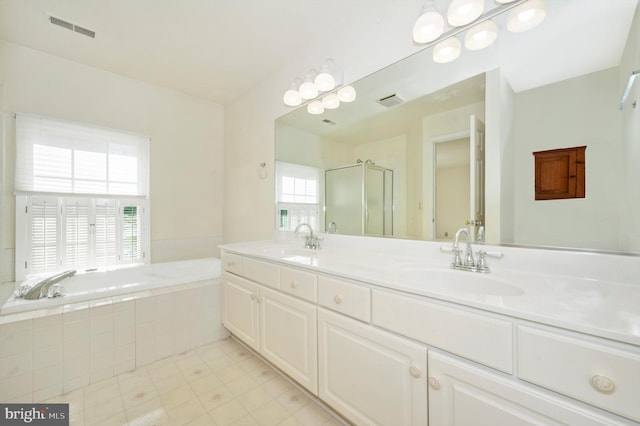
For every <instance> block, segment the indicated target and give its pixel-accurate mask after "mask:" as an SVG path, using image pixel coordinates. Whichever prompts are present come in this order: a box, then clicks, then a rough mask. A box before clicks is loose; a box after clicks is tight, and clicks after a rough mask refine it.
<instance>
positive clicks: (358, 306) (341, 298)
mask: <svg viewBox="0 0 640 426" xmlns="http://www.w3.org/2000/svg"><path fill="white" fill-rule="evenodd" d="M318 303H319V304H320V305H322V306H324V307H326V308H329V309H332V310H334V311H336V312H340V313H342V314H345V315H349V316H350V317H353V318H356V319H359V320H362V321H366V322H369V321H371V290H369V288H367V287H364V286H361V285H358V284H351V283H348V282H345V281H340V280H336V279H333V278H327V277H318Z"/></svg>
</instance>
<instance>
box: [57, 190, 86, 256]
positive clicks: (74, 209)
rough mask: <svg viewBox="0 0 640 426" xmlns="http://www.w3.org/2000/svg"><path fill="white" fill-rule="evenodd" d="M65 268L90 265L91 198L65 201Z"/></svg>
mask: <svg viewBox="0 0 640 426" xmlns="http://www.w3.org/2000/svg"><path fill="white" fill-rule="evenodd" d="M64 217H65V224H64V225H65V226H64V231H63V233H64V237H65V242H66V244H65V259H64V266H65V269H86V268H88V267H89V250H90V236H89V200H88V199H67V200H66V203H65V215H64Z"/></svg>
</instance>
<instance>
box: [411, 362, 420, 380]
mask: <svg viewBox="0 0 640 426" xmlns="http://www.w3.org/2000/svg"><path fill="white" fill-rule="evenodd" d="M409 374H411V377H415V378H416V379H417V378H419V377H420V369H419V368H418V367H416V366H415V365H412V366H411V367H409Z"/></svg>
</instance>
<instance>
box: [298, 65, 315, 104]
mask: <svg viewBox="0 0 640 426" xmlns="http://www.w3.org/2000/svg"><path fill="white" fill-rule="evenodd" d="M311 73H315V70H313V69H312V70H309V72H308V73H307V75H306V76H305V77H304V81H303V82H302V84H301V85H300V96H302V99H313V98H315V97H316V96H318V88H317V87H316V85H315V84H314V83H313V79H312V78H311Z"/></svg>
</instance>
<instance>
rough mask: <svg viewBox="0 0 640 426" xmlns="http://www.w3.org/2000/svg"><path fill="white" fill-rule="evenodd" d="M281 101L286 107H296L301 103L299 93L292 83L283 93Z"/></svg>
mask: <svg viewBox="0 0 640 426" xmlns="http://www.w3.org/2000/svg"><path fill="white" fill-rule="evenodd" d="M282 100H283V102H284V104H285V105H287V106H298V105H300V104H301V103H302V96H300V92H298V89H296V85H295V84H294V83H291V86H289V90H287V91H286V92H284V96H283V97H282Z"/></svg>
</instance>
